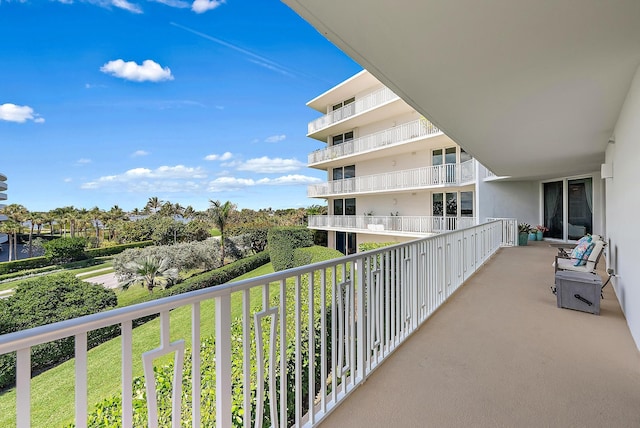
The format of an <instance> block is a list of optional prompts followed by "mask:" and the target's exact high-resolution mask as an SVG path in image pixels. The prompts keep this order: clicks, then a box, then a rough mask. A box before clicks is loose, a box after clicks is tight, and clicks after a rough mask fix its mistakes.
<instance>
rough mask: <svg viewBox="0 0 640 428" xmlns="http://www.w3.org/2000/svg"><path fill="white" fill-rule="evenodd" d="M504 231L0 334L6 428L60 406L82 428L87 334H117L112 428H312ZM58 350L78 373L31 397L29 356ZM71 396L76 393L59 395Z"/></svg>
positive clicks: (469, 233)
mask: <svg viewBox="0 0 640 428" xmlns="http://www.w3.org/2000/svg"><path fill="white" fill-rule="evenodd" d="M502 223H503V222H501V221H496V222H492V223H485V224H482V225H478V226H474V227H470V228H468V229H462V230H457V231H454V232H449V233H444V234H440V235H437V236H433V237H429V238H425V239H421V240H416V241H412V242H410V243H404V244H398V245H394V246H391V247H386V248H382V249H379V250H374V251H370V252H365V253H358V254H354V255H351V256H347V257H343V258H338V259H334V260H330V261H327V262H321V263H317V264H313V265H307V266H302V267H299V268H295V269H290V270H286V271H282V272H277V273H274V274H270V275H266V276H261V277H257V278H253V279H247V280H243V281H239V282H236V283H231V284H224V285H220V286H216V287H210V288H207V289H202V290H198V291H193V292H189V293H185V294H180V295H176V296H172V297H167V298H163V299H158V300H155V301H150V302H146V303H142V304H138V305H134V306H129V307H125V308H120V309H115V310H111V311H107V312H102V313H98V314H94V315H89V316H85V317H81V318H76V319H71V320H67V321H63V322H59V323H55V324H50V325H45V326H42V327H38V328H34V329H30V330H24V331H19V332H15V333H10V334H6V335H2V336H0V355H2V354H5V353H16V356H15V358H16V363H15V367H16V373H17V380H16V392H15V393H16V400H15V403H16V404H15V405H16V413H15V415H16V418H15V421H14V422H13V423H11V425H14V426H17V427H18V428H24V427H28V426H30V424H31V409H32V405H31V403H32V401H37V400H39V399H42V397H44V396H47V395H52V394H64V396H67V397H68V401H67V402H68V404H69V406H70V407H71V409H75V424H76V426H77V427H86V426H87V416H88V413H89V410H90V409H89V405H92V404H93V403H89V402H88V398H87V397H88V375H87V372H88V367H89V365H90V364H89V363H90V361H91V352H88V333H89V332H90V331H93V330H96V329H100V328H103V327H109V326H117V327H118V328H119V329H120V331H121V338H120V340H119V341H118V343H119V345H118V348H119V350H118V351H116V354H114V355H113V358H114V360H116V361H118V363H116V364H117V365H118V366H119V367H120V378H121V393H120V394H118V397H117V398H116V399H115V400H116V401H117V402H118V403H119V404H120V405H119V406H114V407H113V408H115V409H117V410H118V412H117V414H113V415H112V414H110V415H108V416H109V417H112V418H113V419H111V421H112V423H113V424H114V426H115V425H118V426H125V427H130V426H132V425H133V420H134V418H133V413H134V409H135V412H136V415H140V414H142V415H144V417H145V418H147V420H148V422H147V424H148V426H150V427H156V426H158V414H159V412H160V411H161V410H159V409H165V410H164V411H165V412H169V413H170V414H171V415H170V416H171V424H172V426H174V427H180V426H183V425H181V424H182V423H184V422H185V421H186V420H191V421H192V423H190V424H189V425H191V424H192V425H193V426H194V427H200V426H204V425H207V426H209V425H213V424H214V423H215V424H216V426H218V427H223V428H227V427H231V426H234V425H235V424H236V423H239V424H241V425H243V426H245V427H249V426H258V427H260V426H269V425H271V426H281V427H289V426H315V425H317V424H318V423H320V422H321V421H322V420H323V418H324V417H325V416H326V415H327V414H328V413H329V412H330V411H331V410H332V409H333V408H334V407H336V406H338V405H340V404H341V403H342V402H343V401H345V400H346V399H347V398H348V396H349V393H350V392H351V391H353V390H354V389H355V388H356V387H357V386H359V385H360V384H361V383H363V382H364V381H365V380H366V379H367V378H368V376H369V375H370V374H371V373H372V372H373V370H375V369H376V368H377V367H378V366H379V365H380V364H381V363H382V362H383V361H384V360H385V359H386V358H387V357H389V355H391V353H392V352H393V351H394V350H395V349H396V348H397V347H398V346H400V345H401V344H402V343H403V342H404V340H405V339H406V338H407V337H408V336H409V335H411V334H412V333H413V332H414V331H415V330H416V329H417V328H418V327H419V326H420V325H421V324H422V323H424V322H425V321H426V320H427V319H428V318H429V317H430V316H431V314H433V313H434V311H435V310H436V309H437V308H438V307H439V306H440V305H442V303H443V302H445V301H446V300H447V299H448V298H449V296H451V294H452V293H453V292H454V291H455V290H456V289H457V288H458V287H460V285H461V284H462V283H464V282H465V281H466V279H467V278H469V277H470V276H471V275H472V274H473V273H474V272H475V271H476V270H477V269H478V268H479V267H480V266H481V265H482V264H483V263H484V262H485V261H487V260H488V259H489V257H491V255H492V254H494V253H495V252H496V251H497V250H498V248H499V247H500V246H502V245H504V244H507V243H506V242H503V224H502ZM207 302H209V303H212V304H213V305H210V304H209V303H207ZM232 302H235V303H234V304H232ZM205 303H207V304H205ZM239 305H240V306H239ZM211 306H214V307H215V310H213V309H212V308H211ZM235 307H237V308H239V312H240V313H239V314H235V310H234V309H233V308H235ZM180 308H184V309H185V311H186V312H187V315H186V318H185V319H190V320H191V329H190V330H191V332H190V340H191V342H192V344H193V349H198V350H201V352H195V353H191V352H189V351H188V347H187V345H186V340H185V339H187V337H174V335H173V334H170V332H171V333H173V332H172V329H171V326H172V323H173V322H174V321H175V320H174V318H173V315H174V314H175V311H176V310H179V309H180ZM153 315H155V316H159V318H160V319H159V323H157V326H156V327H155V328H157V332H158V337H159V338H160V340H159V346H158V347H157V348H154V349H148V348H145V349H147V350H146V352H143V353H142V354H141V355H140V353H139V352H140V351H135V352H134V349H137V347H139V346H142V345H143V344H141V343H138V341H137V337H138V336H137V335H136V334H134V330H133V321H134V320H137V319H139V318H142V317H146V316H153ZM181 316H182V317H183V318H184V317H185V315H181ZM189 316H190V317H189ZM201 323H211V324H212V325H214V326H215V327H214V333H213V334H214V339H215V340H214V341H211V340H209V341H206V339H205V338H204V337H202V336H203V334H202V333H201ZM66 337H72V338H74V343H75V358H74V359H73V360H72V361H70V362H68V363H67V364H73V365H74V366H75V376H72V377H71V378H69V379H63V380H61V382H62V383H63V382H67V381H68V382H69V384H70V385H68V386H65V387H64V388H66V389H64V391H62V390H60V391H58V390H57V389H56V388H57V387H58V385H49V384H47V390H46V391H40V390H36V389H35V388H33V390H32V384H34V383H32V380H31V376H32V372H31V362H30V358H31V352H32V350H33V348H34V347H37V346H38V345H39V344H43V343H47V342H51V341H55V340H59V339H63V338H66ZM205 343H206V344H205ZM134 344H135V345H136V346H135V347H134ZM152 346H155V345H152ZM211 347H213V349H211ZM207 350H208V352H209V354H206V353H205V352H206V351H207ZM213 351H215V358H212V357H213V353H212V352H213ZM201 353H202V355H201ZM167 354H169V355H172V356H173V361H174V364H173V367H175V370H173V369H172V368H170V367H169V366H167V367H169V368H166V369H163V368H162V367H160V368H158V369H156V373H157V374H156V375H154V367H153V361H154V359H157V358H159V357H161V356H163V355H167ZM140 356H141V357H142V361H143V363H144V364H143V366H144V373H145V376H143V377H142V378H140V379H139V380H137V381H134V378H133V359H134V357H135V358H136V359H139V358H140ZM120 361H121V362H120ZM187 362H188V364H186V363H187ZM183 364H184V369H183ZM94 375H95V373H94ZM99 375H100V374H98V376H99ZM154 376H159V377H162V378H163V380H162V381H159V382H160V383H159V384H161V385H162V391H166V394H168V397H165V398H168V399H169V400H170V402H169V403H165V402H164V401H163V403H165V404H163V406H164V407H162V408H160V407H159V405H158V392H159V389H156V379H155V378H154ZM203 376H205V377H204V379H205V380H206V382H207V383H206V385H205V384H203V383H202V382H203V380H202V379H203ZM309 379H311V381H309ZM36 384H37V383H36ZM34 385H35V384H34ZM145 385H146V389H145ZM68 390H73V391H74V393H73V394H72V395H71V396H69V393H68ZM145 390H146V393H145ZM134 392H135V394H136V395H135V397H134ZM134 403H135V406H134ZM191 403H202V406H205V407H204V408H201V406H200V405H195V406H194V405H192V404H191ZM38 404H41V403H38ZM106 410H108V409H102V411H103V412H104V411H106ZM6 411H9V410H8V409H6ZM52 411H56V410H53V409H52ZM139 412H142V413H139ZM102 416H104V417H105V418H106V417H107V416H106V415H104V414H103V415H102ZM164 416H165V417H166V414H165V415H164ZM104 420H106V419H104ZM164 420H165V421H166V419H164ZM263 424H265V425H263Z"/></svg>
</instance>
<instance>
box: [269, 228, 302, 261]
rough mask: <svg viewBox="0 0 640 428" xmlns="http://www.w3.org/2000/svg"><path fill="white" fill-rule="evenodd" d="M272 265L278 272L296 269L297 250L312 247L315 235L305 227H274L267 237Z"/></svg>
mask: <svg viewBox="0 0 640 428" xmlns="http://www.w3.org/2000/svg"><path fill="white" fill-rule="evenodd" d="M267 240H268V242H269V254H270V255H271V264H272V265H273V269H274V270H276V271H280V270H285V269H290V268H292V267H294V264H295V260H294V259H295V256H294V250H295V249H296V248H304V247H311V246H312V245H313V233H312V231H311V230H310V229H307V228H305V227H274V228H272V229H270V230H269V233H268V235H267Z"/></svg>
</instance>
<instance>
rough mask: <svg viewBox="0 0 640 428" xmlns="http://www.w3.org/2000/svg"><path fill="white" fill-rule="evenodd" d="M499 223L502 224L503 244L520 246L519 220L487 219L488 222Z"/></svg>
mask: <svg viewBox="0 0 640 428" xmlns="http://www.w3.org/2000/svg"><path fill="white" fill-rule="evenodd" d="M492 221H499V222H501V223H502V242H503V243H504V245H505V246H509V247H513V246H517V245H518V219H517V218H498V217H490V218H487V222H492Z"/></svg>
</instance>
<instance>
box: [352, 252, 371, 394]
mask: <svg viewBox="0 0 640 428" xmlns="http://www.w3.org/2000/svg"><path fill="white" fill-rule="evenodd" d="M362 261H363V259H362V258H358V259H357V260H356V261H355V268H356V277H357V279H356V281H357V288H356V290H357V291H356V299H357V301H356V323H357V324H356V325H357V327H356V328H357V336H356V337H357V349H356V353H357V359H358V377H357V379H356V384H358V383H360V382H362V381H364V379H365V376H366V375H367V373H366V372H365V370H366V367H365V359H366V355H365V346H364V345H365V343H366V337H365V332H366V328H365V327H366V326H365V322H366V320H367V318H368V316H366V315H365V313H364V311H365V309H364V296H365V283H364V264H363V262H362ZM367 310H371V308H367Z"/></svg>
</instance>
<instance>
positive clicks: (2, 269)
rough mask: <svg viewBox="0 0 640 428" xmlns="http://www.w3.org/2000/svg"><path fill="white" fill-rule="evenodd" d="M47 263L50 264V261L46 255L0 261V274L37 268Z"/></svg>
mask: <svg viewBox="0 0 640 428" xmlns="http://www.w3.org/2000/svg"><path fill="white" fill-rule="evenodd" d="M49 265H51V262H50V260H49V259H48V258H47V257H32V258H30V259H23V260H13V261H10V262H2V263H0V275H2V274H7V273H12V272H18V271H21V270H26V269H38V268H41V267H45V266H49Z"/></svg>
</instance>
